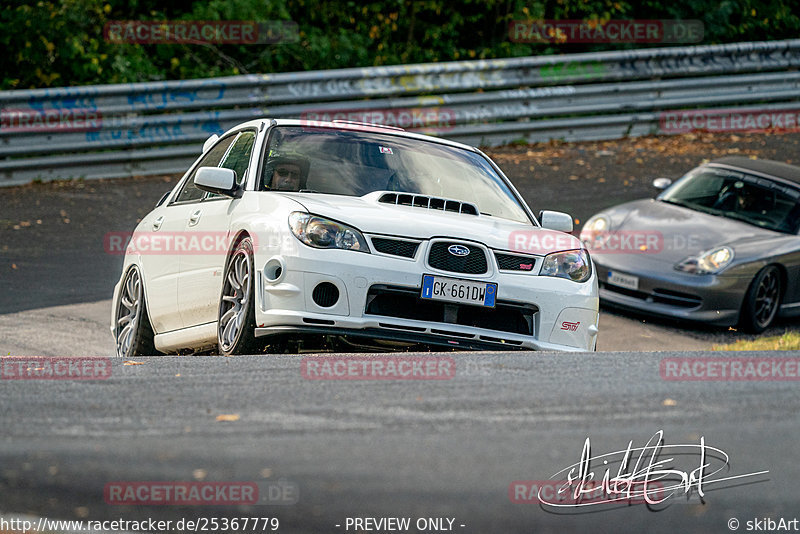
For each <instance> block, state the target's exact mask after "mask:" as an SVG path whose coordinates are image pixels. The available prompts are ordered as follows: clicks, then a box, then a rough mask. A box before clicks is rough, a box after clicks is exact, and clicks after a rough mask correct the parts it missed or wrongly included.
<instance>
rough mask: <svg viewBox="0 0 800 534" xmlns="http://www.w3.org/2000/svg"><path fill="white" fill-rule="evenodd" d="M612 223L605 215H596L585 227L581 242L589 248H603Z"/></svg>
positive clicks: (582, 231)
mask: <svg viewBox="0 0 800 534" xmlns="http://www.w3.org/2000/svg"><path fill="white" fill-rule="evenodd" d="M609 226H610V222H609V220H608V217H606V216H605V215H595V216H594V217H592V218H591V219H589V220H588V221H586V224H584V225H583V229H582V230H581V242H582V243H583V244H584V245H586V246H587V247H588V248H601V247H602V246H603V241H604V240H605V239H607V235H608V227H609Z"/></svg>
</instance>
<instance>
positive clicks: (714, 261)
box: [675, 247, 733, 274]
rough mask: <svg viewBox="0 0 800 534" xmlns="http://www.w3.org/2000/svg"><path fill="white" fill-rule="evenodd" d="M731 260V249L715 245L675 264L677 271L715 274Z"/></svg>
mask: <svg viewBox="0 0 800 534" xmlns="http://www.w3.org/2000/svg"><path fill="white" fill-rule="evenodd" d="M731 261H733V249H732V248H730V247H717V248H715V249H712V250H709V251H708V252H703V253H702V254H700V255H699V256H690V257H688V258H686V259H685V260H683V261H682V262H680V263H678V264H677V265H675V268H676V269H677V270H679V271H683V272H686V273H692V274H716V273H718V272H720V271H721V270H722V269H724V268H725V267H727V266H728V264H729V263H730V262H731Z"/></svg>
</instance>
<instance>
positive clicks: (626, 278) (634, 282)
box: [608, 271, 639, 291]
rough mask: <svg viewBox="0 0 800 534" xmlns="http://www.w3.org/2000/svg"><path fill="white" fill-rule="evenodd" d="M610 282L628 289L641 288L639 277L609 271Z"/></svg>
mask: <svg viewBox="0 0 800 534" xmlns="http://www.w3.org/2000/svg"><path fill="white" fill-rule="evenodd" d="M608 283H609V284H613V285H615V286H619V287H624V288H626V289H633V290H634V291H635V290H637V289H639V277H637V276H631V275H629V274H622V273H617V272H611V271H608Z"/></svg>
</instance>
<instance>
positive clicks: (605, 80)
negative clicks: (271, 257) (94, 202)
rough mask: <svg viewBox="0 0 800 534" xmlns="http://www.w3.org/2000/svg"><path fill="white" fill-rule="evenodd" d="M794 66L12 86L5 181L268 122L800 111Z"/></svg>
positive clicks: (643, 131)
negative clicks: (344, 115)
mask: <svg viewBox="0 0 800 534" xmlns="http://www.w3.org/2000/svg"><path fill="white" fill-rule="evenodd" d="M798 66H800V39H793V40H786V41H774V42H754V43H736V44H728V45H712V46H695V47H671V48H656V49H642V50H632V51H621V52H601V53H588V54H572V55H559V56H542V57H526V58H513V59H495V60H481V61H461V62H450V63H432V64H420V65H398V66H389V67H370V68H359V69H339V70H326V71H314V72H296V73H280V74H274V75H245V76H234V77H225V78H212V79H201V80H187V81H173V82H150V83H137V84H122V85H99V86H86V87H64V88H55V89H35V90H26V91H6V92H0V110H2V124H1V125H0V186H2V185H16V184H23V183H28V182H31V181H33V180H36V179H43V180H49V179H59V178H76V177H84V178H100V177H105V178H112V177H123V176H132V175H143V174H168V173H175V172H182V171H184V170H185V169H186V168H187V166H188V165H189V164H190V163H191V162H192V161H193V160H194V159H195V158H196V157H197V156H198V155H199V153H200V147H201V146H202V142H203V141H204V140H205V139H206V138H207V137H208V136H209V135H211V134H212V133H222V132H223V131H225V130H227V129H228V128H230V127H231V126H234V125H236V124H238V123H240V122H243V121H246V120H250V119H253V118H258V117H275V118H280V117H302V116H308V117H312V116H314V115H315V114H324V113H335V112H347V111H352V110H373V111H375V112H381V113H387V114H388V113H389V112H391V111H393V110H394V111H398V110H416V111H417V112H419V113H421V114H424V113H426V112H434V115H436V116H439V117H441V116H443V115H444V114H446V116H447V117H448V120H447V123H446V124H444V125H443V124H440V123H437V124H433V125H429V126H428V127H425V128H422V131H425V132H427V133H433V134H436V135H442V136H444V137H448V138H451V139H456V140H460V141H463V142H466V143H469V144H473V145H482V146H496V145H500V144H505V143H509V142H514V141H522V140H524V141H526V142H536V141H545V140H549V139H554V138H562V139H565V140H596V139H611V138H619V137H624V136H638V135H647V134H651V133H660V129H659V117H660V113H663V112H665V111H670V110H685V109H696V108H698V107H700V108H722V107H724V108H741V109H742V110H747V109H758V110H776V111H778V110H796V109H798V105H800V104H799V103H800V72H797V71H795V69H797V67H798ZM64 117H66V120H65V121H61V119H64ZM70 117H72V118H76V117H77V118H78V119H79V120H77V121H75V120H73V121H71V122H70V120H69V118H70ZM48 119H50V121H49V122H48ZM60 121H61V122H60ZM65 125H66V126H65ZM409 129H411V130H414V129H415V128H409ZM661 133H663V132H661Z"/></svg>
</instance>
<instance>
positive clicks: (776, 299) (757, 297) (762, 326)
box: [741, 265, 781, 334]
mask: <svg viewBox="0 0 800 534" xmlns="http://www.w3.org/2000/svg"><path fill="white" fill-rule="evenodd" d="M780 304H781V273H780V272H779V271H778V268H777V267H775V266H774V265H768V266H767V267H764V268H763V269H761V270H760V271H759V272H758V274H757V275H756V277H755V278H754V279H753V282H752V283H751V284H750V288H749V289H748V290H747V294H746V295H745V297H744V305H743V307H742V320H741V322H742V326H743V327H744V328H745V329H746V330H747V331H749V332H752V333H754V334H760V333H761V332H763V331H764V330H766V329H767V328H769V326H770V325H771V324H772V321H773V320H774V319H775V317H776V316H777V315H778V308H779V307H780Z"/></svg>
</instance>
